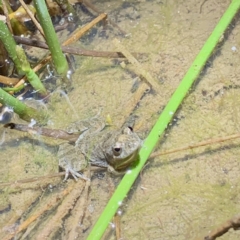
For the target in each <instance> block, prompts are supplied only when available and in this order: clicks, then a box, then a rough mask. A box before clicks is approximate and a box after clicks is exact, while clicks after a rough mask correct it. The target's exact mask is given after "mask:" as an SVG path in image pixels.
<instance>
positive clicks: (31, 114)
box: [0, 88, 47, 123]
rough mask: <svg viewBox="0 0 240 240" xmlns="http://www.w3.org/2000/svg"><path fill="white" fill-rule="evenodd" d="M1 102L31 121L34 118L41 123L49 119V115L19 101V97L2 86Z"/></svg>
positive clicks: (0, 92) (0, 90) (0, 91)
mask: <svg viewBox="0 0 240 240" xmlns="http://www.w3.org/2000/svg"><path fill="white" fill-rule="evenodd" d="M0 103H2V104H4V105H7V106H9V107H11V108H12V109H13V111H14V112H15V113H17V114H18V115H19V117H20V118H22V119H23V120H25V121H30V120H31V119H34V120H36V121H38V122H40V123H45V121H46V120H47V115H46V114H45V113H44V112H42V111H39V110H36V109H34V108H31V107H29V106H27V105H26V104H24V103H23V102H21V101H19V100H18V99H17V98H15V97H13V96H12V95H10V94H8V93H7V92H5V91H4V90H3V89H1V88H0Z"/></svg>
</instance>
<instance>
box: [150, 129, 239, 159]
mask: <svg viewBox="0 0 240 240" xmlns="http://www.w3.org/2000/svg"><path fill="white" fill-rule="evenodd" d="M236 138H240V133H237V134H233V135H230V136H226V137H219V138H213V139H209V140H205V141H202V142H199V143H196V144H193V145H188V146H184V147H180V148H175V149H171V150H168V151H164V152H162V151H157V152H154V153H152V154H151V155H150V158H154V157H157V156H162V155H167V154H171V153H176V152H180V151H184V150H189V149H193V148H198V147H202V146H207V145H212V144H216V143H221V142H225V141H229V140H232V139H236Z"/></svg>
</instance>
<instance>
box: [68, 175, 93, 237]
mask: <svg viewBox="0 0 240 240" xmlns="http://www.w3.org/2000/svg"><path fill="white" fill-rule="evenodd" d="M87 177H88V178H89V179H90V174H88V176H87ZM90 185H91V182H90V181H87V182H86V185H85V187H84V190H83V193H82V195H81V197H80V198H79V199H78V201H77V203H76V205H75V207H74V209H73V211H72V213H71V216H70V217H69V219H68V220H67V225H68V227H66V229H71V230H70V232H69V233H67V237H66V239H79V238H80V237H81V236H79V227H80V226H79V225H80V223H82V220H83V218H84V216H85V211H86V207H87V206H86V203H87V200H88V195H89V189H90Z"/></svg>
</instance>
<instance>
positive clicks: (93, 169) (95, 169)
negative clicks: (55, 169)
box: [0, 166, 106, 188]
mask: <svg viewBox="0 0 240 240" xmlns="http://www.w3.org/2000/svg"><path fill="white" fill-rule="evenodd" d="M90 170H91V172H98V171H105V170H106V167H98V166H91V167H90ZM65 174H66V173H65V172H59V173H53V174H48V175H45V176H41V177H33V178H26V179H22V180H17V181H12V182H5V183H0V188H3V187H7V186H15V187H17V186H19V185H22V184H25V183H30V182H37V181H42V180H45V179H48V178H55V177H61V176H64V175H65Z"/></svg>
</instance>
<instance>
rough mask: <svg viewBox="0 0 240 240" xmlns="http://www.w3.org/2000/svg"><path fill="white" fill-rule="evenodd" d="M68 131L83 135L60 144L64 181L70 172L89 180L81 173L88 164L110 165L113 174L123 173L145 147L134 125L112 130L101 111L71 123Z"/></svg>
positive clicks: (105, 166)
mask: <svg viewBox="0 0 240 240" xmlns="http://www.w3.org/2000/svg"><path fill="white" fill-rule="evenodd" d="M66 131H67V132H68V133H69V134H73V133H74V134H75V133H80V135H79V137H78V139H77V140H76V141H75V142H74V143H73V144H71V143H62V144H60V146H59V150H58V153H57V157H58V161H59V166H60V167H61V168H62V169H64V170H65V178H64V181H66V180H67V179H68V177H69V174H71V175H72V176H73V177H74V179H75V180H78V179H79V178H82V179H85V180H89V179H88V178H86V177H85V176H84V175H83V174H82V171H83V170H84V169H85V168H87V166H88V165H89V164H90V165H94V166H98V167H103V168H107V170H108V172H110V173H111V174H113V175H122V174H124V173H125V172H126V170H127V168H128V167H129V166H130V165H131V164H132V163H133V162H134V161H135V160H136V159H137V158H138V154H139V150H140V148H141V146H142V140H141V139H140V137H139V136H138V134H137V133H135V132H133V129H132V127H131V126H124V127H122V128H121V129H119V130H113V129H111V128H109V126H107V124H106V121H105V120H104V119H103V118H102V117H101V116H99V114H97V115H96V116H94V117H92V118H90V119H86V120H80V121H77V122H73V123H71V124H70V125H69V126H68V127H67V129H66Z"/></svg>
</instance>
